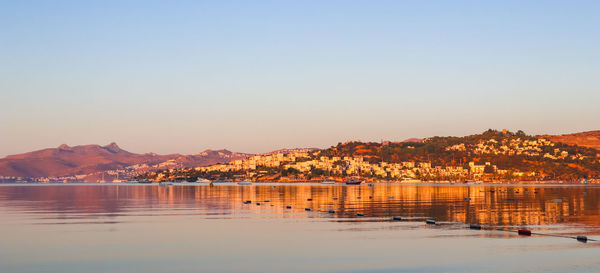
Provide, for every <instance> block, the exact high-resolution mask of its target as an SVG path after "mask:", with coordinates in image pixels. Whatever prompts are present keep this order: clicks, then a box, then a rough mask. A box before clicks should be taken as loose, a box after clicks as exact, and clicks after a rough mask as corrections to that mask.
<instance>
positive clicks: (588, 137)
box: [540, 130, 600, 151]
mask: <svg viewBox="0 0 600 273" xmlns="http://www.w3.org/2000/svg"><path fill="white" fill-rule="evenodd" d="M540 137H543V138H547V139H550V140H551V141H553V142H560V143H564V144H568V145H577V146H582V147H588V148H593V149H596V150H598V151H600V130H597V131H589V132H582V133H575V134H565V135H543V136H540Z"/></svg>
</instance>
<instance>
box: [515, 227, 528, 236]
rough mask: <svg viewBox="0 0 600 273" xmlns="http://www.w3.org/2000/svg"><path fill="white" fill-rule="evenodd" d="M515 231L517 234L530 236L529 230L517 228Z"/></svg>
mask: <svg viewBox="0 0 600 273" xmlns="http://www.w3.org/2000/svg"><path fill="white" fill-rule="evenodd" d="M517 233H519V235H524V236H531V230H528V229H519V230H518V231H517Z"/></svg>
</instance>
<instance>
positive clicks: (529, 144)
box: [446, 138, 585, 160]
mask: <svg viewBox="0 0 600 273" xmlns="http://www.w3.org/2000/svg"><path fill="white" fill-rule="evenodd" d="M553 147H554V143H553V142H551V141H550V140H547V139H544V138H540V139H534V140H527V139H521V138H511V139H503V140H502V141H500V142H499V141H497V140H495V139H488V140H481V141H479V143H477V144H475V146H474V147H473V149H472V150H473V152H474V153H475V154H493V155H509V156H512V155H525V156H542V157H545V158H550V159H573V160H583V159H584V158H585V156H583V155H581V154H575V155H569V152H567V151H563V150H560V149H559V148H553ZM467 148H468V147H467V146H466V145H465V144H464V143H460V144H456V145H452V146H449V147H447V148H446V151H466V150H467Z"/></svg>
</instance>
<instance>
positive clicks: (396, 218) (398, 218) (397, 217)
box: [392, 216, 402, 221]
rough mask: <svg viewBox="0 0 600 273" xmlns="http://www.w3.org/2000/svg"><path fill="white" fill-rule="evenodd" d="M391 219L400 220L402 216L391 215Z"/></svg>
mask: <svg viewBox="0 0 600 273" xmlns="http://www.w3.org/2000/svg"><path fill="white" fill-rule="evenodd" d="M392 220H394V221H400V220H402V217H400V216H394V217H392Z"/></svg>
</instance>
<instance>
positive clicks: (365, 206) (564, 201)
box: [0, 184, 600, 227]
mask: <svg viewBox="0 0 600 273" xmlns="http://www.w3.org/2000/svg"><path fill="white" fill-rule="evenodd" d="M599 193H600V188H599V187H564V186H398V185H390V186H375V187H368V186H341V185H286V184H277V185H253V186H239V185H219V186H215V187H208V186H184V185H174V186H169V187H163V186H154V185H35V186H20V185H8V186H0V207H2V208H3V210H6V211H15V212H18V213H25V214H27V215H30V216H32V217H33V218H35V219H40V220H52V219H54V220H57V221H54V222H52V221H48V222H44V223H50V224H82V223H95V224H98V223H105V224H114V223H119V222H120V217H122V216H132V215H137V216H145V215H157V214H160V215H198V214H199V215H207V216H211V215H212V216H231V215H234V214H236V213H239V212H243V211H245V212H250V213H264V214H265V215H267V214H268V217H290V218H293V217H298V218H305V217H323V218H332V217H334V218H350V217H352V218H355V217H356V213H359V212H360V213H363V214H364V215H365V219H370V220H375V221H381V220H384V219H389V218H390V217H391V216H402V217H405V218H408V219H414V220H419V219H424V218H431V219H436V220H437V221H438V222H459V223H479V224H484V225H493V226H519V225H549V224H569V225H584V226H590V227H597V226H598V225H600V202H599V201H600V200H599ZM243 201H251V203H250V204H244V203H243ZM287 206H291V208H287ZM305 208H311V209H312V211H310V212H307V211H305V210H304V209H305ZM329 209H333V210H334V211H335V213H333V214H329V213H323V212H322V211H327V210H329ZM90 219H96V220H97V221H89V220H90ZM58 220H60V221H58Z"/></svg>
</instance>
